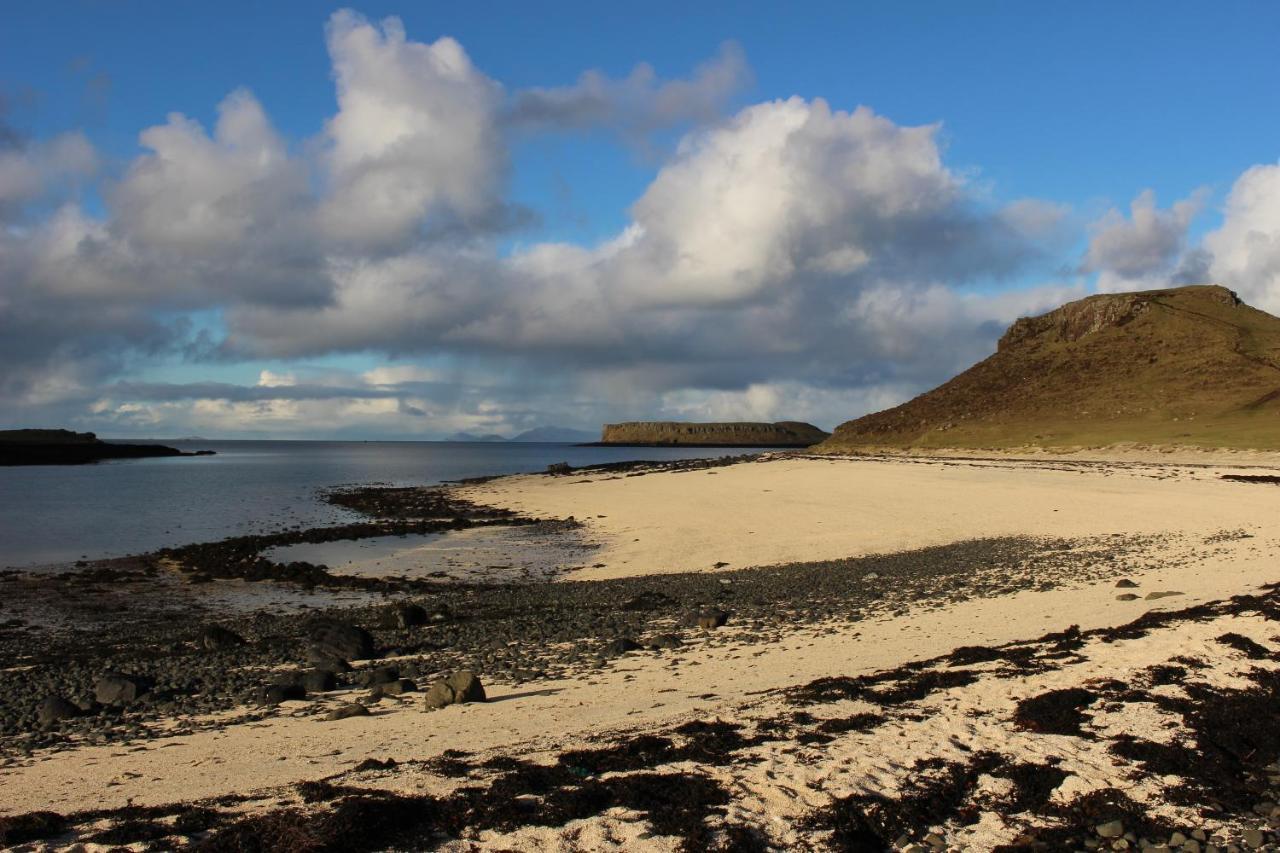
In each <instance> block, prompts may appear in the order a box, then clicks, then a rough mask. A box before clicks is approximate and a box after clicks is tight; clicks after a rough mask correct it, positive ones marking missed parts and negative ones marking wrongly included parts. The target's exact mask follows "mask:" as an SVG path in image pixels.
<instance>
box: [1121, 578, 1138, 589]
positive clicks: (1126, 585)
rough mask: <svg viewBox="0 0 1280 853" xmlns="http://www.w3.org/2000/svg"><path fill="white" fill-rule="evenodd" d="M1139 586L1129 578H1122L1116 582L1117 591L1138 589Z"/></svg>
mask: <svg viewBox="0 0 1280 853" xmlns="http://www.w3.org/2000/svg"><path fill="white" fill-rule="evenodd" d="M1137 588H1138V585H1137V584H1136V583H1134V582H1133V581H1131V580H1129V579H1128V578H1121V579H1120V580H1118V581H1116V589H1137Z"/></svg>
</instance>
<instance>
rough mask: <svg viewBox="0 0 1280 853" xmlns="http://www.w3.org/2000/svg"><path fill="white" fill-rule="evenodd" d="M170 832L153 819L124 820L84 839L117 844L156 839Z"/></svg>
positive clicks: (165, 836)
mask: <svg viewBox="0 0 1280 853" xmlns="http://www.w3.org/2000/svg"><path fill="white" fill-rule="evenodd" d="M172 834H173V830H171V829H170V828H169V827H167V826H165V825H164V824H162V823H157V822H156V821H154V820H126V821H122V822H121V823H117V824H116V825H115V826H112V827H110V828H109V829H104V830H102V831H101V832H98V833H95V834H94V835H91V836H89V837H88V838H86V839H85V840H86V841H89V842H91V843H94V844H110V845H112V846H119V845H125V844H139V843H144V842H147V841H156V840H158V839H161V838H167V837H169V836H170V835H172Z"/></svg>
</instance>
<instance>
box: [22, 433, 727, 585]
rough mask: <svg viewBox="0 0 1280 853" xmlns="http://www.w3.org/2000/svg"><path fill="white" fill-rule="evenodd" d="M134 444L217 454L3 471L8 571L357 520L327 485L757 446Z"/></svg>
mask: <svg viewBox="0 0 1280 853" xmlns="http://www.w3.org/2000/svg"><path fill="white" fill-rule="evenodd" d="M128 441H130V442H133V443H139V444H142V443H158V444H165V445H168V446H170V447H177V448H179V449H181V450H186V451H194V450H213V451H215V452H216V455H215V456H197V457H170V458H158V459H128V460H112V461H106V462H99V463H97V464H94V465H66V466H57V465H52V466H45V465H41V466H22V467H0V567H4V568H32V567H51V566H58V565H62V564H67V563H70V562H74V561H75V560H81V559H85V560H97V559H103V558H107V557H121V556H126V555H130V554H141V553H146V552H148V551H153V550H155V549H157V548H163V547H169V546H176V545H185V544H188V543H191V542H208V541H216V540H219V539H224V538H226V537H228V536H241V535H248V534H260V533H272V532H276V531H280V530H283V529H287V528H291V527H314V526H319V525H328V524H343V523H346V522H349V521H353V520H357V519H358V516H356V514H355V513H352V512H350V511H347V510H343V509H339V508H337V507H333V506H331V505H329V504H327V503H325V502H324V501H323V500H321V494H322V492H324V491H325V490H327V489H332V488H335V487H341V486H356V485H374V484H385V485H396V486H416V485H432V484H437V483H442V482H445V481H448V480H460V479H464V478H468V477H483V476H489V475H494V474H515V473H524V472H535V471H544V470H546V468H547V466H548V465H551V464H553V463H556V462H568V463H569V464H570V465H573V466H579V465H595V464H599V463H604V462H622V461H628V460H636V459H652V460H669V459H695V458H705V457H715V456H723V455H725V454H735V455H736V454H741V453H748V452H751V451H750V450H749V449H745V450H738V449H734V450H724V449H716V448H693V447H653V448H650V447H644V448H637V447H588V446H582V445H573V444H542V443H533V442H441V441H203V440H201V441H197V440H191V441H186V440H183V441H174V440H165V439H156V440H154V441H151V440H143V439H128Z"/></svg>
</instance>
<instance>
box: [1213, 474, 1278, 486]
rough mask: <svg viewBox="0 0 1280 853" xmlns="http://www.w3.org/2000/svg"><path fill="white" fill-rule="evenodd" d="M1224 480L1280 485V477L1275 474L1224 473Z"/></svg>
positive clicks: (1222, 476)
mask: <svg viewBox="0 0 1280 853" xmlns="http://www.w3.org/2000/svg"><path fill="white" fill-rule="evenodd" d="M1221 478H1222V479H1223V480H1230V481H1232V482H1233V483H1259V484H1263V485H1272V486H1278V485H1280V477H1277V476H1275V475H1274V474H1223V475H1221Z"/></svg>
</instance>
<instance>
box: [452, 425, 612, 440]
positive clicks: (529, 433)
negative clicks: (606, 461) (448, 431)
mask: <svg viewBox="0 0 1280 853" xmlns="http://www.w3.org/2000/svg"><path fill="white" fill-rule="evenodd" d="M594 440H595V434H594V433H590V432H586V431H585V430H580V429H570V428H569V427H558V426H544V427H534V428H533V429H529V430H525V431H524V432H522V433H520V434H519V435H517V436H515V437H514V438H507V437H506V436H504V435H498V434H497V433H484V434H476V433H473V432H455V433H454V434H453V435H451V436H449V437H448V438H446V439H445V441H473V442H481V441H486V442H497V441H513V442H514V441H522V442H542V443H545V444H584V443H586V442H591V441H594Z"/></svg>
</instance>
